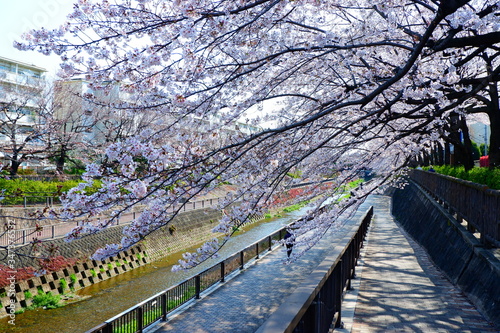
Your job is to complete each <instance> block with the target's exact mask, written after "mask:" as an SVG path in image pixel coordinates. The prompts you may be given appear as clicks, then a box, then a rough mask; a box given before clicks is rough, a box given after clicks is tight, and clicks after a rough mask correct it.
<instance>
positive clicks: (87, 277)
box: [0, 246, 150, 316]
mask: <svg viewBox="0 0 500 333" xmlns="http://www.w3.org/2000/svg"><path fill="white" fill-rule="evenodd" d="M149 262H150V260H149V257H148V255H147V253H146V251H145V249H144V247H143V246H136V247H134V248H132V249H129V250H127V251H123V252H120V253H119V254H118V255H117V256H116V257H111V258H108V259H106V260H103V261H96V260H87V261H84V262H80V263H77V264H76V265H73V266H70V267H65V268H63V269H61V270H59V271H56V272H50V273H48V274H45V275H42V276H39V277H33V278H31V279H28V280H24V281H19V282H17V283H15V284H14V285H12V286H6V287H2V288H0V302H1V304H2V307H1V309H0V316H3V315H7V314H9V312H10V308H9V307H8V306H9V305H10V304H11V300H14V304H15V305H16V310H19V309H20V308H24V307H28V306H30V305H31V304H32V303H33V297H34V296H35V295H37V294H38V293H39V292H44V293H48V292H51V293H52V294H55V295H57V294H64V293H66V292H69V291H76V290H79V289H82V288H85V287H88V286H90V285H92V284H94V283H97V282H100V281H104V280H107V279H109V278H111V277H114V276H117V275H119V274H121V273H124V272H126V271H129V270H132V269H134V268H137V267H140V266H142V265H145V264H147V263H149ZM62 280H64V281H65V283H64V282H62Z"/></svg>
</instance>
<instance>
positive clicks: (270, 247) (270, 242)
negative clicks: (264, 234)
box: [269, 236, 273, 251]
mask: <svg viewBox="0 0 500 333" xmlns="http://www.w3.org/2000/svg"><path fill="white" fill-rule="evenodd" d="M272 249H273V238H272V237H271V236H269V251H271V250H272Z"/></svg>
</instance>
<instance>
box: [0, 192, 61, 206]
mask: <svg viewBox="0 0 500 333" xmlns="http://www.w3.org/2000/svg"><path fill="white" fill-rule="evenodd" d="M59 196H60V194H57V193H56V192H23V193H22V194H20V195H15V194H8V195H3V196H2V197H3V199H2V200H1V201H0V207H16V206H17V207H19V206H23V207H24V208H26V207H31V206H40V205H44V206H47V207H52V206H53V205H54V204H60V203H61V201H60V199H59Z"/></svg>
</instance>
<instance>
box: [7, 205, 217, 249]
mask: <svg viewBox="0 0 500 333" xmlns="http://www.w3.org/2000/svg"><path fill="white" fill-rule="evenodd" d="M219 200H220V198H212V199H205V200H198V201H193V202H190V201H188V202H185V203H183V207H182V208H181V211H182V212H186V211H191V210H196V209H203V208H208V207H212V206H213V205H216V204H217V203H218V202H219ZM174 209H175V207H174V208H172V211H173V210H174ZM137 214H140V212H131V213H127V214H123V215H122V216H121V217H120V218H119V219H116V222H115V223H113V226H117V225H124V224H128V223H130V222H132V221H133V220H135V218H136V216H137ZM101 218H103V219H104V218H106V216H101ZM79 223H80V222H79V221H70V222H60V223H56V224H51V225H45V226H41V227H30V228H24V229H19V230H10V231H9V232H8V233H4V234H3V235H1V236H0V246H7V245H24V244H27V243H30V242H31V241H33V239H34V238H36V239H37V240H49V239H54V238H59V237H63V236H65V235H66V234H67V233H68V232H70V231H71V230H72V229H73V228H75V227H77V226H79Z"/></svg>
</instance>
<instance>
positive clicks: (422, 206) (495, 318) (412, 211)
mask: <svg viewBox="0 0 500 333" xmlns="http://www.w3.org/2000/svg"><path fill="white" fill-rule="evenodd" d="M392 204H393V206H392V214H393V215H394V217H395V218H396V219H397V221H398V222H399V223H400V224H401V225H402V226H403V228H404V229H405V230H406V231H407V232H408V233H409V234H411V236H412V237H413V238H414V239H415V240H416V241H417V242H419V243H420V244H421V245H422V246H423V247H424V248H425V249H426V250H427V252H428V254H429V256H430V257H431V259H432V260H433V261H434V263H435V264H436V265H437V266H438V267H439V268H440V269H441V270H442V271H443V272H444V273H445V274H446V275H447V276H448V278H449V279H450V280H451V281H452V282H453V284H455V285H456V286H458V287H459V288H460V289H461V290H462V291H463V292H464V293H465V294H466V295H467V297H468V298H469V299H470V300H471V301H472V302H473V303H474V305H475V306H476V307H477V308H478V309H479V310H480V311H481V312H482V313H483V314H484V315H485V316H486V317H487V318H488V319H489V320H491V321H492V322H493V323H494V324H495V325H496V326H497V327H500V288H499V283H500V261H499V260H498V258H497V257H496V256H495V255H494V251H495V250H494V249H486V248H484V247H483V246H482V245H481V243H480V242H479V240H478V239H477V238H476V237H474V235H472V234H471V233H469V232H468V231H467V230H466V228H465V227H464V226H463V225H462V224H460V223H459V222H458V221H457V220H456V219H455V218H454V217H453V216H452V215H451V214H450V213H449V212H448V211H447V210H445V209H444V208H443V207H442V206H441V205H439V204H438V203H437V202H436V201H435V200H433V199H432V198H431V197H430V196H429V195H428V194H426V193H425V192H424V191H423V190H422V189H421V188H420V187H419V186H418V185H416V184H414V183H410V184H409V185H408V186H406V187H405V188H404V189H398V190H396V191H395V192H394V194H393V202H392ZM496 251H498V249H497V250H496Z"/></svg>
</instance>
